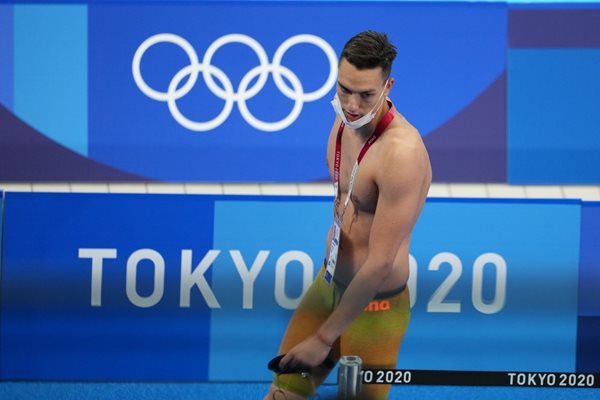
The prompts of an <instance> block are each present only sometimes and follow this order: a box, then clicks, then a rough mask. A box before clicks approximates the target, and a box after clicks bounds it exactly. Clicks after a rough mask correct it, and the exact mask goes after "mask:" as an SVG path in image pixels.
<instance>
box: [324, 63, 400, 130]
mask: <svg viewBox="0 0 600 400" xmlns="http://www.w3.org/2000/svg"><path fill="white" fill-rule="evenodd" d="M390 86H391V85H389V84H388V85H385V78H384V77H383V73H382V70H381V67H377V68H374V69H362V70H359V69H357V68H356V67H355V66H354V65H352V64H350V63H349V62H348V61H347V60H346V59H344V58H343V59H342V60H341V62H340V65H339V69H338V83H337V88H336V90H337V94H338V97H339V99H340V103H341V104H342V109H343V110H344V114H345V115H346V118H347V119H348V121H356V120H357V119H359V118H360V117H362V116H363V115H365V114H367V113H369V112H370V111H371V110H373V108H375V107H376V106H379V103H378V100H380V99H381V97H382V94H383V96H387V93H388V92H389V88H390ZM383 92H385V93H383Z"/></svg>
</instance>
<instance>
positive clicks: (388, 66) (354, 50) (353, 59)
mask: <svg viewBox="0 0 600 400" xmlns="http://www.w3.org/2000/svg"><path fill="white" fill-rule="evenodd" d="M396 54H398V52H397V51H396V47H395V46H394V45H393V44H391V43H390V41H389V40H388V37H387V35H386V34H385V33H380V32H374V31H365V32H361V33H359V34H357V35H355V36H354V37H352V38H351V39H350V40H348V42H347V43H346V45H345V46H344V48H343V50H342V54H341V56H340V62H341V61H342V60H344V59H345V60H346V61H348V62H349V63H350V64H352V65H353V66H354V67H356V68H357V69H359V70H363V69H374V68H377V67H380V68H381V71H382V74H383V78H384V80H385V79H387V78H388V77H389V76H390V72H391V71H392V63H393V62H394V59H395V58H396Z"/></svg>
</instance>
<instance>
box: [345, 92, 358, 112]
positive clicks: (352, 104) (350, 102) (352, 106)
mask: <svg viewBox="0 0 600 400" xmlns="http://www.w3.org/2000/svg"><path fill="white" fill-rule="evenodd" d="M346 108H347V109H348V111H350V112H356V111H358V110H359V109H360V96H359V95H358V94H356V93H353V94H351V95H350V96H348V98H347V103H346Z"/></svg>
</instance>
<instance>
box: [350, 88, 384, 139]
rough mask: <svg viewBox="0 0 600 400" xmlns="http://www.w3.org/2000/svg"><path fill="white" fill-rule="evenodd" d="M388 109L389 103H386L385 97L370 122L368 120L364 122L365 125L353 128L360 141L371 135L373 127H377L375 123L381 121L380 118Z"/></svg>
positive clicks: (377, 123) (373, 130)
mask: <svg viewBox="0 0 600 400" xmlns="http://www.w3.org/2000/svg"><path fill="white" fill-rule="evenodd" d="M389 110H390V103H388V100H387V99H384V100H383V104H382V105H381V108H380V109H379V112H378V113H377V115H376V116H375V118H373V120H372V121H371V122H369V123H368V124H366V125H365V126H363V127H361V128H358V129H355V132H356V134H357V135H358V136H359V137H360V139H361V141H362V142H366V141H367V139H369V138H370V137H371V135H372V134H373V132H375V128H377V125H379V123H380V122H381V120H382V119H383V117H384V116H385V114H387V112H388V111H389Z"/></svg>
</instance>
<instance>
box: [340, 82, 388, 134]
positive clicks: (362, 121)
mask: <svg viewBox="0 0 600 400" xmlns="http://www.w3.org/2000/svg"><path fill="white" fill-rule="evenodd" d="M387 82H388V81H387V80H386V81H385V83H384V85H383V86H384V87H385V86H386V85H387ZM384 93H385V90H383V91H382V92H381V95H380V96H379V99H377V103H379V101H380V100H381V99H382V98H383V94H384ZM377 103H375V107H373V109H372V110H371V111H369V112H368V113H366V114H365V115H363V116H362V117H360V118H359V119H357V120H356V121H352V122H350V121H348V119H347V118H346V115H345V114H344V110H342V104H341V103H340V97H339V96H338V94H337V92H336V93H335V96H333V100H332V101H331V105H332V106H333V109H334V111H335V113H336V114H337V115H338V116H339V117H340V118H341V119H342V121H343V122H344V124H345V125H346V126H347V127H348V128H350V129H359V128H362V127H363V126H365V125H366V124H368V123H369V122H371V121H373V118H375V115H377V112H378V111H379V107H381V105H383V102H382V103H381V105H379V106H377Z"/></svg>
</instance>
